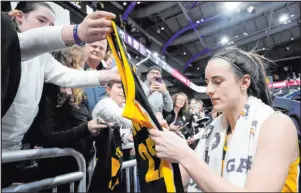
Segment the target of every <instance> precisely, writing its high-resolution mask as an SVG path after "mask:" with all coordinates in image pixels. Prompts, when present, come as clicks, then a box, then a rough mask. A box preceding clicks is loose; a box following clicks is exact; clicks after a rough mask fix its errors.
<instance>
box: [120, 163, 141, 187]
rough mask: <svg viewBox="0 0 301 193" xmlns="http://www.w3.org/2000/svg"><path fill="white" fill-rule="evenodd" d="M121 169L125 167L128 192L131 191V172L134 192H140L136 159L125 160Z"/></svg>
mask: <svg viewBox="0 0 301 193" xmlns="http://www.w3.org/2000/svg"><path fill="white" fill-rule="evenodd" d="M121 169H125V176H126V178H125V179H126V192H131V174H132V179H133V181H134V192H138V186H137V184H138V181H137V161H136V159H134V160H129V161H125V162H123V164H122V166H121ZM131 169H132V170H131Z"/></svg>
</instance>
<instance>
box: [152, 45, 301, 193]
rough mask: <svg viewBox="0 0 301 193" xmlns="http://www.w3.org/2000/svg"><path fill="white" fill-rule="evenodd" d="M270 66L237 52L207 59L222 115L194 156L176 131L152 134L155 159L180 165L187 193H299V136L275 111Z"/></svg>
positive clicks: (210, 88)
mask: <svg viewBox="0 0 301 193" xmlns="http://www.w3.org/2000/svg"><path fill="white" fill-rule="evenodd" d="M269 62H270V61H269V60H267V59H266V58H264V57H263V56H260V55H258V54H256V53H254V52H245V51H242V50H240V49H239V48H236V47H229V48H225V49H223V50H221V51H219V52H218V53H216V54H215V55H214V56H213V57H212V58H211V59H210V60H209V62H208V64H207V66H206V69H205V78H206V82H207V90H206V93H207V94H208V95H209V97H210V99H211V102H212V104H213V109H214V110H215V111H217V112H222V114H221V115H220V116H218V117H217V118H216V119H215V120H214V121H213V122H212V123H211V124H210V125H209V126H208V127H207V128H206V129H205V130H204V131H202V132H203V133H202V137H201V139H200V141H199V143H198V145H197V147H196V148H195V150H194V151H193V150H191V149H189V147H188V145H187V143H186V141H185V140H183V139H181V138H180V137H178V136H177V135H175V134H174V133H172V132H168V131H164V132H163V131H159V130H156V129H151V130H150V131H149V132H150V136H151V138H152V139H153V140H154V142H155V144H156V146H155V149H156V151H157V154H156V155H157V156H158V157H159V158H161V159H166V160H169V161H170V162H177V163H179V164H180V168H181V174H182V181H183V184H184V186H185V187H188V192H200V191H203V192H256V191H260V192H266V191H267V192H280V191H281V192H298V178H299V171H300V170H299V168H298V167H299V166H298V164H299V162H300V156H299V151H298V140H297V131H296V128H295V126H294V123H293V122H292V120H291V119H290V118H289V117H288V116H286V115H284V114H282V113H280V112H275V111H274V110H273V108H272V107H271V98H270V95H269V92H268V87H267V84H266V74H265V64H268V63H269Z"/></svg>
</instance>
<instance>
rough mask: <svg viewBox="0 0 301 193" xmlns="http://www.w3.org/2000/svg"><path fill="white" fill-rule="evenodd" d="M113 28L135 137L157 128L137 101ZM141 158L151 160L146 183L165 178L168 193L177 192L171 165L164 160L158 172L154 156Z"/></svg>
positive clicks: (119, 68)
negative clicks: (141, 131) (142, 131)
mask: <svg viewBox="0 0 301 193" xmlns="http://www.w3.org/2000/svg"><path fill="white" fill-rule="evenodd" d="M112 26H113V30H114V33H115V35H116V40H117V44H118V47H119V48H120V52H121V53H120V54H121V57H122V60H123V64H122V61H121V59H120V58H119V56H118V53H117V51H116V48H115V46H114V43H113V41H112V37H111V35H110V34H109V35H108V36H107V40H108V42H109V45H110V47H111V50H112V53H113V56H114V59H115V61H116V66H117V68H118V71H119V73H120V76H121V81H122V83H123V86H124V92H125V96H126V104H125V108H124V112H123V114H122V115H123V116H124V117H126V118H128V119H130V120H131V121H132V122H133V126H134V131H133V133H134V135H135V134H136V132H139V130H140V129H141V128H142V127H144V128H155V127H156V126H155V124H153V123H152V122H151V120H150V118H149V116H148V114H147V112H145V111H144V109H143V108H142V107H141V106H140V104H139V103H138V102H137V101H136V100H135V94H136V88H135V81H134V77H133V74H132V71H131V68H130V65H129V63H128V61H127V58H126V54H125V52H124V51H123V47H122V43H121V41H120V38H119V35H118V32H117V27H116V24H115V22H114V21H112ZM133 112H135V113H133ZM148 139H149V138H148ZM149 143H151V142H149ZM138 148H140V149H141V151H143V150H144V148H146V147H145V146H144V144H142V143H141V144H139V147H138ZM147 148H148V149H150V148H152V147H151V146H149V145H148V147H147ZM153 151H154V152H155V150H154V149H153ZM151 154H152V153H151ZM140 156H141V157H142V158H143V159H146V158H147V159H148V160H149V175H147V176H146V182H148V181H152V180H156V179H157V178H162V177H163V178H164V181H165V186H166V190H167V192H175V185H174V182H173V172H172V169H171V167H170V165H169V163H168V162H167V161H165V160H162V161H161V165H160V168H159V171H158V172H157V171H155V170H151V169H152V168H154V163H152V162H151V160H152V156H154V155H150V154H149V153H148V151H144V152H143V154H142V153H141V154H140Z"/></svg>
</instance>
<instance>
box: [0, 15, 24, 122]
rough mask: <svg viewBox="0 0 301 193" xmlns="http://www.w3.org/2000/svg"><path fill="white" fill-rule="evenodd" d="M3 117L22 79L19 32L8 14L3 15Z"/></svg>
mask: <svg viewBox="0 0 301 193" xmlns="http://www.w3.org/2000/svg"><path fill="white" fill-rule="evenodd" d="M1 16H2V17H1V56H2V58H1V117H3V116H4V115H5V114H6V112H7V110H8V109H9V107H10V105H11V104H12V102H13V101H14V99H15V96H16V94H17V90H18V87H19V82H20V78H21V51H20V44H19V38H18V34H17V31H16V29H15V26H14V24H13V22H12V20H11V18H10V17H9V15H8V14H7V13H1Z"/></svg>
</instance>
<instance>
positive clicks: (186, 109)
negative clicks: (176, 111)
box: [171, 92, 189, 112]
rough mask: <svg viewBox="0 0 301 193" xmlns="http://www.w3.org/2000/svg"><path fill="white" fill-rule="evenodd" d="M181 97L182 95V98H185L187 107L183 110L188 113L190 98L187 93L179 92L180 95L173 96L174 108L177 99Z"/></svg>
mask: <svg viewBox="0 0 301 193" xmlns="http://www.w3.org/2000/svg"><path fill="white" fill-rule="evenodd" d="M179 95H182V96H184V97H185V105H184V107H183V108H182V109H183V111H184V112H187V111H188V107H189V105H188V96H187V95H186V94H185V93H183V92H178V93H176V94H174V95H172V97H171V98H172V101H173V104H174V106H175V105H176V101H177V98H178V96H179Z"/></svg>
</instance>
